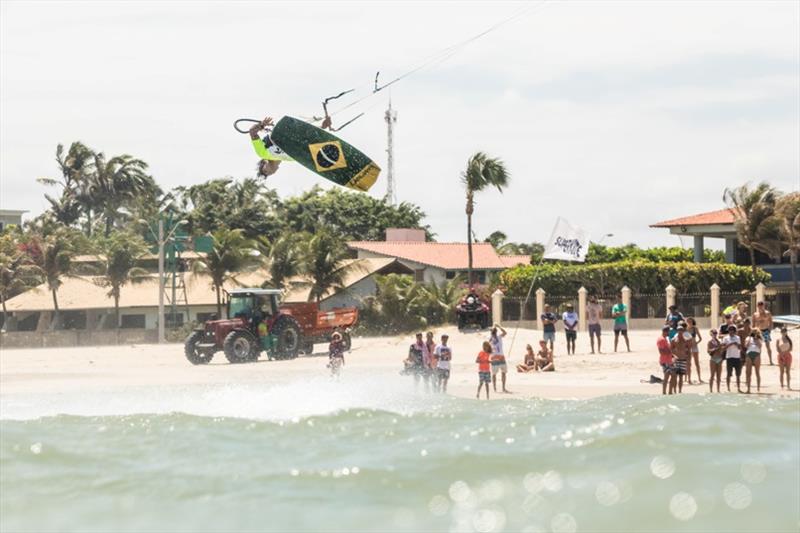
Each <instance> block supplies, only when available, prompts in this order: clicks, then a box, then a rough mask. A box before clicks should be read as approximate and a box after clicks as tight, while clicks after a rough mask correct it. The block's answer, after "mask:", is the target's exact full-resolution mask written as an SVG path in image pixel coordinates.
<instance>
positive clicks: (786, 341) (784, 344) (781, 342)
mask: <svg viewBox="0 0 800 533" xmlns="http://www.w3.org/2000/svg"><path fill="white" fill-rule="evenodd" d="M775 349H777V350H778V370H779V372H780V374H781V388H783V374H784V373H785V374H786V388H787V389H789V390H792V384H791V381H789V379H790V378H789V371H790V370H791V368H792V339H790V338H789V330H788V329H786V328H785V327H783V328H781V338H780V339H778V341H777V342H776V343H775Z"/></svg>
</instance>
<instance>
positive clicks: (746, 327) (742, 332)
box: [736, 318, 753, 366]
mask: <svg viewBox="0 0 800 533" xmlns="http://www.w3.org/2000/svg"><path fill="white" fill-rule="evenodd" d="M736 331H737V333H738V334H739V338H740V339H741V340H742V366H744V353H745V351H744V349H745V341H746V340H747V338H748V337H749V336H750V333H751V332H752V331H753V328H752V327H751V326H750V318H745V319H744V320H742V321H741V325H740V326H739V327H737V328H736Z"/></svg>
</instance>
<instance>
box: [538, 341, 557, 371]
mask: <svg viewBox="0 0 800 533" xmlns="http://www.w3.org/2000/svg"><path fill="white" fill-rule="evenodd" d="M536 368H537V369H538V370H539V371H541V372H555V370H556V363H555V361H554V360H553V350H550V349H548V348H547V341H545V340H544V339H542V340H540V341H539V351H538V352H537V353H536Z"/></svg>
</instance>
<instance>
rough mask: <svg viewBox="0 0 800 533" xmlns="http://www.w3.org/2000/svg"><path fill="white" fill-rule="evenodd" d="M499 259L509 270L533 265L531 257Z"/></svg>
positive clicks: (503, 257)
mask: <svg viewBox="0 0 800 533" xmlns="http://www.w3.org/2000/svg"><path fill="white" fill-rule="evenodd" d="M499 257H500V261H502V262H503V263H505V265H506V267H507V268H511V267H515V266H517V265H530V264H531V256H529V255H501V256H499Z"/></svg>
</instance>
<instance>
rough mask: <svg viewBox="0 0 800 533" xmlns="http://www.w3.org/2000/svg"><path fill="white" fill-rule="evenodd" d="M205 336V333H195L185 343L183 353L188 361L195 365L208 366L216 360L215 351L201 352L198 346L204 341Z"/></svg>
mask: <svg viewBox="0 0 800 533" xmlns="http://www.w3.org/2000/svg"><path fill="white" fill-rule="evenodd" d="M204 335H205V332H203V331H193V332H192V334H191V335H189V336H188V337H186V341H185V342H184V343H183V353H184V354H186V359H188V360H189V362H190V363H192V364H193V365H207V364H208V363H210V362H211V360H212V359H213V358H214V350H212V349H206V350H200V349H199V348H198V347H197V344H198V343H199V342H200V341H201V340H203V336H204Z"/></svg>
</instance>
